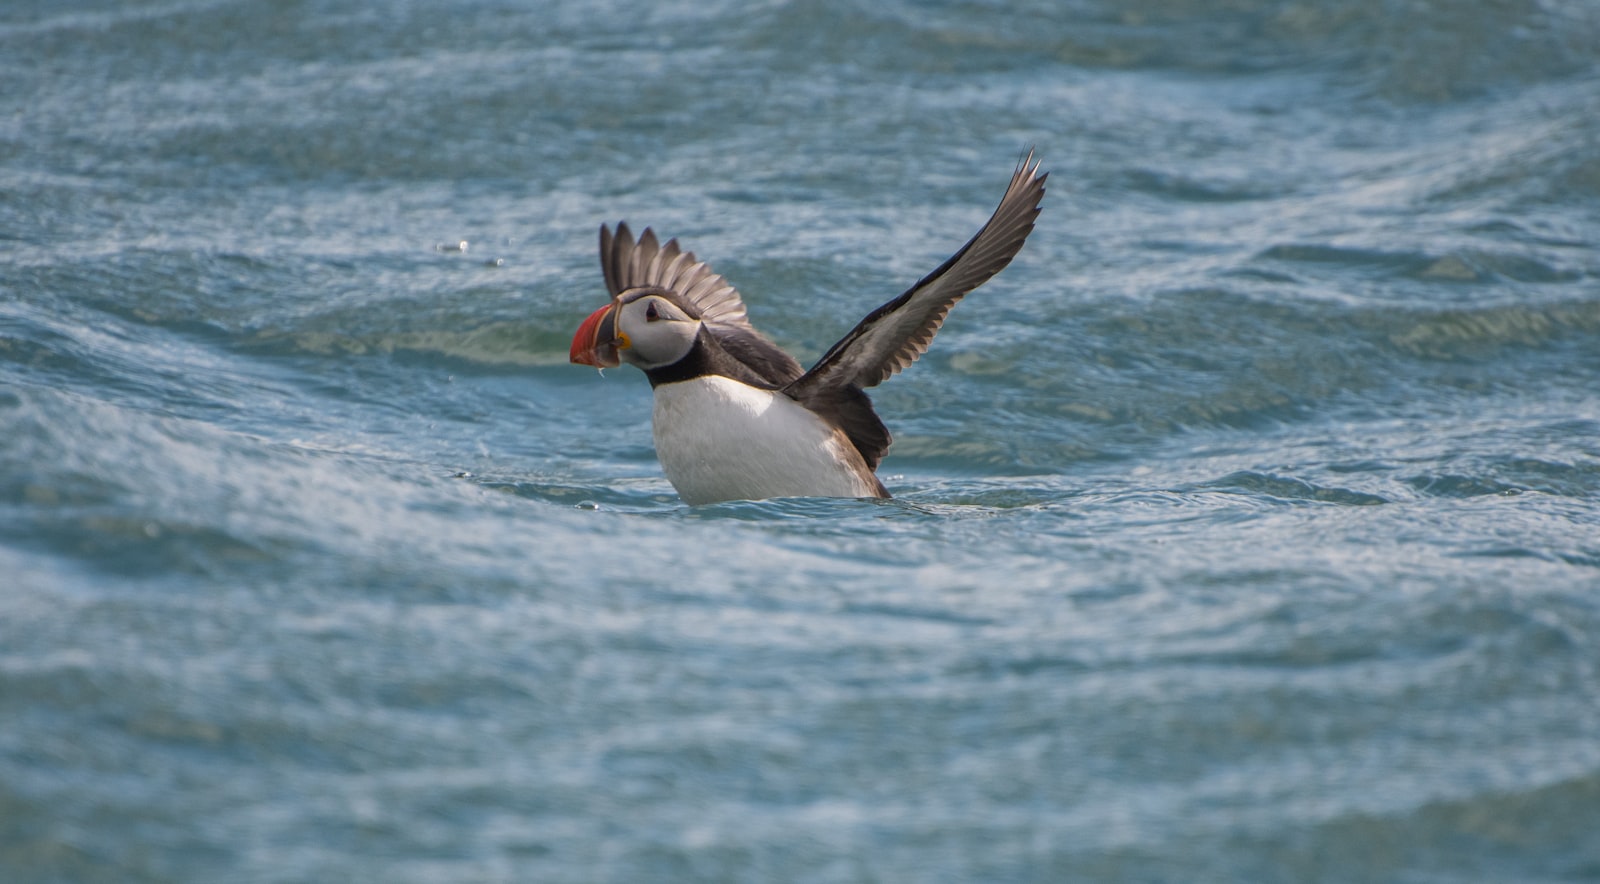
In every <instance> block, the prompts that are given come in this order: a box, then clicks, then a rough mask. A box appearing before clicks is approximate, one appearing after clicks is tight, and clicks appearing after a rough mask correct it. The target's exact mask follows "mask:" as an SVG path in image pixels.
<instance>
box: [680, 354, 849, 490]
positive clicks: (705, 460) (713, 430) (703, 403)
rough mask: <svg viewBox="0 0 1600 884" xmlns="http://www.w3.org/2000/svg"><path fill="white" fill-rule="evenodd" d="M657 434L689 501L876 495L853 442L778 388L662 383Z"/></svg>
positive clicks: (725, 382) (711, 380)
mask: <svg viewBox="0 0 1600 884" xmlns="http://www.w3.org/2000/svg"><path fill="white" fill-rule="evenodd" d="M653 432H654V435H655V443H656V456H657V457H658V458H660V460H661V469H662V470H663V471H664V472H665V473H666V474H667V479H668V480H669V481H671V482H672V485H673V487H674V488H676V489H677V490H678V496H679V497H682V498H683V500H684V502H685V503H689V504H702V503H715V502H717V501H722V500H760V499H764V498H769V497H875V496H876V489H875V488H874V487H873V484H872V480H871V478H870V473H868V472H867V471H866V467H865V464H864V463H862V461H861V455H860V454H859V453H857V452H856V450H855V448H854V447H853V446H852V445H851V444H850V441H849V439H847V438H845V436H844V434H843V433H841V432H840V431H838V430H837V429H835V428H833V427H830V426H828V425H827V424H826V423H824V422H823V421H822V419H821V418H819V417H817V416H816V415H815V414H813V413H812V412H810V411H808V410H807V409H806V408H804V407H803V406H801V405H800V404H798V403H796V402H795V401H794V400H793V399H790V398H789V397H788V396H785V395H783V394H782V393H778V392H775V391H772V390H759V389H756V388H754V387H750V386H746V385H745V384H741V383H739V382H738V381H735V380H732V379H730V378H725V377H719V376H714V375H708V376H704V377H698V378H694V379H693V380H688V381H680V382H678V383H673V384H662V385H661V386H659V387H656V389H655V409H654V415H653Z"/></svg>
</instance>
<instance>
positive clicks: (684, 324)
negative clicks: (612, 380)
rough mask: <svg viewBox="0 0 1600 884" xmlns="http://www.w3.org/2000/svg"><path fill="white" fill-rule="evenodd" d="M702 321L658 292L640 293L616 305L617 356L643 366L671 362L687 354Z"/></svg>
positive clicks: (662, 364) (660, 365) (624, 360)
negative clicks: (618, 342)
mask: <svg viewBox="0 0 1600 884" xmlns="http://www.w3.org/2000/svg"><path fill="white" fill-rule="evenodd" d="M698 334H700V320H698V319H693V318H690V317H689V316H688V314H686V313H684V312H683V311H682V310H681V309H679V308H678V307H677V305H675V304H673V303H672V302H671V301H669V300H667V299H666V298H663V297H661V296H659V295H641V296H639V297H637V298H634V299H633V300H631V301H624V302H623V304H622V306H621V307H618V308H617V337H618V339H619V340H625V341H626V342H627V343H626V344H623V345H619V346H618V348H617V356H618V358H620V359H621V360H622V361H623V362H628V363H631V364H633V365H637V366H639V367H640V368H643V369H651V368H660V367H662V366H664V365H671V364H672V363H674V362H677V361H678V360H679V359H682V358H683V357H684V356H686V355H688V353H689V350H690V348H692V347H693V346H694V339H695V336H696V335H698Z"/></svg>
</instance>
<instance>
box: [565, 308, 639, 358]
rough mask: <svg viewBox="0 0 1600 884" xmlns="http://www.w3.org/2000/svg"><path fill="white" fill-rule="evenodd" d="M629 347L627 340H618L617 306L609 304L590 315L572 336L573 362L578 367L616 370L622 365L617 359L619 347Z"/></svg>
mask: <svg viewBox="0 0 1600 884" xmlns="http://www.w3.org/2000/svg"><path fill="white" fill-rule="evenodd" d="M618 344H621V345H623V346H627V341H626V340H620V341H619V340H618V339H617V305H616V304H607V305H605V306H604V307H601V308H600V309H599V310H596V311H594V312H593V313H591V314H589V318H588V319H585V320H584V321H583V324H582V325H580V326H578V333H577V334H575V335H573V336H572V361H573V362H575V363H577V364H578V365H592V366H594V367H596V368H615V367H617V366H619V365H621V364H622V360H621V359H619V358H617V345H618Z"/></svg>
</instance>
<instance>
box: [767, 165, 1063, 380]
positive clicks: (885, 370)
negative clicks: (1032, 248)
mask: <svg viewBox="0 0 1600 884" xmlns="http://www.w3.org/2000/svg"><path fill="white" fill-rule="evenodd" d="M1047 177H1049V173H1041V172H1040V171H1039V161H1038V160H1035V159H1034V158H1033V152H1032V151H1029V152H1028V155H1027V157H1025V158H1023V160H1022V162H1021V163H1019V164H1018V165H1017V169H1016V171H1015V172H1014V173H1013V174H1012V176H1011V184H1010V185H1009V186H1008V187H1007V188H1006V192H1005V196H1004V197H1002V198H1001V200H1000V205H999V207H997V208H996V209H995V211H994V214H993V215H992V216H990V218H989V220H988V222H986V223H985V224H984V225H983V227H982V228H981V229H979V230H978V232H977V234H976V235H974V236H973V237H972V239H970V240H968V241H967V244H966V245H964V246H962V247H961V249H960V251H957V252H956V253H955V254H954V255H952V256H951V257H950V259H949V260H947V261H945V262H944V263H943V264H941V265H940V266H939V267H938V269H936V270H934V271H933V272H932V273H930V274H928V275H927V276H924V277H923V278H922V279H920V280H918V281H917V283H916V284H915V285H913V286H912V287H911V288H910V289H908V290H906V292H905V293H904V294H902V295H901V296H900V297H898V298H895V299H894V300H892V301H890V302H888V303H887V304H884V305H883V306H881V307H879V308H878V309H876V310H874V311H872V312H871V313H869V314H867V316H866V318H865V319H863V320H861V322H860V323H859V324H858V325H856V327H855V328H854V329H852V330H851V332H850V333H849V334H847V335H845V336H844V338H842V339H841V340H840V341H839V342H838V343H837V344H834V345H833V346H832V347H831V348H829V350H828V352H827V353H825V354H823V356H822V358H821V359H819V360H817V364H816V365H814V366H812V367H811V370H810V371H808V372H806V373H805V374H804V375H802V376H801V377H800V378H799V379H797V380H796V381H795V382H794V383H793V384H790V385H789V387H788V389H787V392H788V393H789V395H791V396H793V397H794V398H795V399H797V400H800V401H802V402H803V401H805V399H806V398H807V397H808V396H816V395H818V394H819V393H820V392H821V391H824V390H828V389H835V388H840V387H845V386H855V387H862V388H865V387H872V386H876V385H877V384H880V383H882V382H883V381H885V380H887V379H888V378H889V377H891V376H892V375H894V373H895V372H898V371H900V370H901V369H903V368H905V367H906V366H908V365H910V364H911V363H913V362H916V361H917V358H918V357H920V356H921V355H922V354H923V353H925V352H927V349H928V345H929V344H930V343H931V342H932V341H933V336H934V334H935V333H937V332H938V331H939V327H940V326H942V325H943V324H944V319H945V316H946V315H948V314H949V312H950V308H951V307H953V306H955V304H956V302H957V301H960V300H961V299H962V298H963V297H965V296H966V294H967V293H968V292H970V291H972V290H973V289H975V288H977V287H978V286H980V285H982V284H983V283H985V282H987V281H988V280H989V279H990V278H991V277H993V276H994V275H995V274H996V273H999V272H1000V271H1001V270H1002V269H1004V268H1005V266H1006V265H1007V264H1009V263H1011V259H1012V258H1014V257H1016V254H1017V252H1018V251H1020V250H1021V249H1022V244H1023V242H1024V241H1026V240H1027V238H1028V234H1029V233H1030V232H1032V230H1033V223H1034V219H1035V218H1037V217H1038V215H1039V202H1040V201H1041V200H1042V199H1044V182H1045V179H1046V178H1047Z"/></svg>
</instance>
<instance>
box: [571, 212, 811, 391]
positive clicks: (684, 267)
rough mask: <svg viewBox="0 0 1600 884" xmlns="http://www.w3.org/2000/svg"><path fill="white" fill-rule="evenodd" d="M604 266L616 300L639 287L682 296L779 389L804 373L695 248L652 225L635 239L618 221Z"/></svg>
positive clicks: (607, 234)
mask: <svg viewBox="0 0 1600 884" xmlns="http://www.w3.org/2000/svg"><path fill="white" fill-rule="evenodd" d="M600 270H601V272H602V273H604V274H605V278H606V290H607V291H609V292H611V296H612V297H613V298H615V297H616V296H618V295H620V294H622V293H623V292H626V291H629V290H631V289H639V288H659V289H665V290H666V291H669V292H672V293H673V294H675V295H677V296H678V297H679V298H681V299H682V300H683V301H685V302H686V303H687V304H688V305H689V307H690V308H692V309H693V310H694V312H695V313H696V314H698V315H699V317H700V321H701V322H702V323H703V324H704V325H705V328H706V331H708V332H710V333H711V334H712V335H713V336H715V337H716V339H717V341H718V342H719V343H720V344H722V346H723V348H724V349H726V350H727V351H728V352H730V353H732V354H733V355H734V356H735V357H736V358H737V359H739V361H741V362H743V363H745V364H746V365H748V366H749V367H750V368H751V369H753V370H754V371H755V372H756V373H757V374H759V375H760V376H761V377H763V378H765V379H766V381H767V383H769V384H771V385H772V386H773V387H781V386H783V385H784V384H787V383H789V382H790V381H792V380H794V379H795V378H797V377H799V376H800V375H801V373H802V372H803V371H804V369H802V368H801V366H800V363H798V362H796V361H795V360H794V357H792V356H790V355H789V354H787V353H785V352H783V349H782V348H780V347H779V346H778V345H777V344H774V343H772V341H770V340H768V339H767V338H766V336H764V335H762V334H761V333H760V332H758V331H756V329H755V326H753V325H751V324H750V318H749V316H748V315H747V314H746V313H745V309H744V301H743V300H741V299H740V297H739V292H738V291H737V290H735V289H734V287H733V286H732V285H730V284H728V281H727V280H726V279H723V278H722V276H721V275H720V274H718V273H715V272H714V271H712V269H711V267H710V266H709V265H707V264H706V263H705V262H704V261H700V260H697V259H696V258H695V256H694V252H686V251H684V250H683V249H682V248H681V247H680V246H679V245H678V241H677V240H676V239H669V240H667V241H666V243H665V244H662V243H660V242H659V241H657V239H656V235H655V231H653V230H651V229H650V228H648V227H646V228H645V230H644V233H642V234H640V236H639V238H638V240H637V241H635V240H634V238H633V231H631V230H629V229H628V225H627V222H623V223H621V224H618V225H617V230H616V233H614V234H613V233H612V232H611V230H610V229H609V228H607V227H606V226H605V225H601V227H600Z"/></svg>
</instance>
